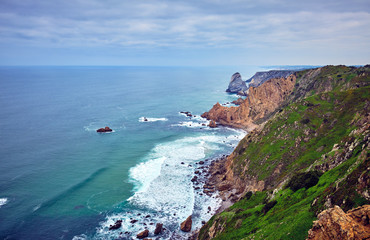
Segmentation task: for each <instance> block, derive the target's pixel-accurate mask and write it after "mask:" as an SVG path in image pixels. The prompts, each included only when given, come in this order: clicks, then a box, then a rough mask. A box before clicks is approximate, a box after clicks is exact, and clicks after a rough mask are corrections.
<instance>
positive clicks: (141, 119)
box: [139, 117, 168, 122]
mask: <svg viewBox="0 0 370 240" xmlns="http://www.w3.org/2000/svg"><path fill="white" fill-rule="evenodd" d="M145 120H146V121H145ZM158 121H168V119H167V118H149V117H141V118H139V122H158Z"/></svg>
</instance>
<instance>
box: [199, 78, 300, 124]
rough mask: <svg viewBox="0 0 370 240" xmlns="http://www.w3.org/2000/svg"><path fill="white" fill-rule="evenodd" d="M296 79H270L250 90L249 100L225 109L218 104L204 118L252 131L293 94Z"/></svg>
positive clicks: (204, 114)
mask: <svg viewBox="0 0 370 240" xmlns="http://www.w3.org/2000/svg"><path fill="white" fill-rule="evenodd" d="M295 81H296V77H295V76H294V75H290V76H288V77H286V78H275V79H270V80H269V81H267V82H265V83H264V84H262V85H261V86H259V87H258V88H254V87H251V88H249V94H248V95H247V98H246V99H245V100H244V101H243V102H242V103H241V104H240V105H239V106H237V107H224V106H221V104H219V103H217V104H215V105H214V106H213V108H212V109H211V110H210V111H209V112H205V113H203V115H202V117H204V118H207V119H208V120H214V121H216V122H218V123H219V124H221V125H225V126H231V127H236V128H244V129H247V130H252V129H254V128H255V127H256V123H257V122H258V120H262V119H264V118H267V117H268V116H269V115H270V114H271V113H273V112H274V111H275V110H276V109H277V108H278V107H279V106H281V105H282V104H283V102H284V101H285V100H286V99H287V97H288V96H289V95H290V94H291V93H292V91H293V88H294V84H295Z"/></svg>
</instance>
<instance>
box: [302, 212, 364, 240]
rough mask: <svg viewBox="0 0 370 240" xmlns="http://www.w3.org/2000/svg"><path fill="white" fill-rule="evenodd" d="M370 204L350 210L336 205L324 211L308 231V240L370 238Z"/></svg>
mask: <svg viewBox="0 0 370 240" xmlns="http://www.w3.org/2000/svg"><path fill="white" fill-rule="evenodd" d="M369 219H370V205H363V206H361V207H358V208H355V209H352V210H349V211H348V212H347V213H344V212H343V210H342V209H341V208H340V207H338V206H334V207H333V208H330V209H327V210H325V211H322V212H321V213H320V214H319V215H318V220H317V221H314V223H313V226H312V229H310V230H309V231H308V238H307V240H329V239H342V240H355V239H369V238H370V224H369Z"/></svg>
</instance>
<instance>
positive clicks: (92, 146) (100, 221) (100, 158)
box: [0, 67, 260, 239]
mask: <svg viewBox="0 0 370 240" xmlns="http://www.w3.org/2000/svg"><path fill="white" fill-rule="evenodd" d="M257 70H260V69H258V68H257V67H245V68H243V69H234V68H232V67H224V68H223V67H217V68H190V67H0V109H1V110H0V238H1V239H3V238H5V239H73V238H74V239H111V238H118V237H120V236H121V237H126V238H130V237H133V236H136V234H137V233H138V232H140V231H142V230H144V227H147V228H148V229H149V230H150V232H151V233H153V230H154V228H155V224H156V223H157V222H161V223H163V224H164V227H165V228H166V229H167V231H166V232H165V233H164V234H162V235H161V237H162V238H163V239H165V238H170V237H171V234H172V233H174V232H177V231H178V229H179V224H180V223H181V222H182V221H184V220H185V219H186V218H187V217H188V216H189V215H191V214H193V229H195V228H199V227H200V226H201V221H202V220H208V219H209V218H210V217H211V215H212V213H213V211H214V209H215V208H216V206H218V204H219V200H218V199H217V198H215V197H209V196H206V195H203V196H202V195H200V194H199V193H197V191H196V190H194V188H193V186H192V182H191V181H190V180H191V178H192V177H193V176H194V171H195V168H196V167H197V164H196V162H199V161H200V160H205V159H210V158H215V157H218V156H221V155H222V154H228V153H230V152H231V151H232V150H233V147H235V145H236V144H237V142H238V141H239V140H240V139H241V138H242V137H243V136H244V134H245V133H244V132H241V131H236V130H232V129H227V128H217V129H210V128H207V127H204V126H202V123H205V121H204V120H203V119H201V118H200V117H198V116H199V115H200V114H201V113H203V112H205V111H207V110H209V109H210V108H211V107H212V106H213V104H215V103H216V102H218V101H219V102H221V103H224V102H229V101H232V100H235V99H236V96H235V95H229V94H227V93H225V89H226V88H227V85H228V81H229V79H230V77H231V75H232V74H233V73H234V72H236V71H239V72H240V73H241V74H242V76H243V78H244V79H247V78H249V77H251V76H252V75H253V74H254V72H256V71H257ZM180 111H191V112H192V113H193V114H195V115H197V117H195V118H191V119H190V118H188V117H186V116H185V115H183V114H180V113H179V112H180ZM143 117H146V118H147V119H148V121H144V118H143ZM105 126H109V127H111V128H112V129H113V130H114V131H113V132H112V133H105V134H99V133H97V132H96V129H98V128H100V127H105ZM182 163H183V164H182ZM208 206H212V211H211V212H208V210H207V208H208ZM148 215H150V216H149V217H148ZM118 219H121V220H123V223H122V227H121V229H119V230H116V231H109V230H108V228H109V225H111V224H113V223H114V222H115V221H116V220H118ZM131 219H135V220H138V222H137V223H134V224H132V223H130V221H131ZM150 224H154V225H150ZM121 232H123V234H120V233H121ZM125 232H129V233H126V234H125ZM176 234H179V235H178V236H179V238H181V237H186V234H183V233H176Z"/></svg>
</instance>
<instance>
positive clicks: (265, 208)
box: [262, 200, 277, 214]
mask: <svg viewBox="0 0 370 240" xmlns="http://www.w3.org/2000/svg"><path fill="white" fill-rule="evenodd" d="M276 203H277V201H276V200H272V201H270V202H268V203H266V204H265V206H263V208H262V213H263V214H266V213H267V212H268V211H270V209H271V208H273V207H274V206H275V205H276Z"/></svg>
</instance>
